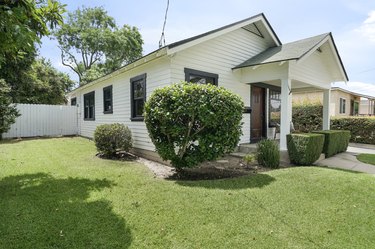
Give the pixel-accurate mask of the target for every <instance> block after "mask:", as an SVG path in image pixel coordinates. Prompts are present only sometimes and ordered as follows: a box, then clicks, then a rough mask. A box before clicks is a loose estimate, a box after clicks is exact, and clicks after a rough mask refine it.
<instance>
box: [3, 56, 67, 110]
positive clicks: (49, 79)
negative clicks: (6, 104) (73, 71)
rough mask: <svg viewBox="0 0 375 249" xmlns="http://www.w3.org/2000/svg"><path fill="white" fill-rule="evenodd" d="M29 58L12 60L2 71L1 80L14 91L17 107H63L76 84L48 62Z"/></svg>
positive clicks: (10, 94) (13, 95)
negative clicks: (29, 105)
mask: <svg viewBox="0 0 375 249" xmlns="http://www.w3.org/2000/svg"><path fill="white" fill-rule="evenodd" d="M34 57H35V55H34V54H31V53H30V54H28V55H26V56H25V57H24V58H23V59H19V60H16V61H12V60H10V61H9V62H7V63H6V64H5V65H4V66H3V67H2V69H1V70H0V78H3V79H5V80H6V82H7V84H8V86H9V87H10V90H11V91H10V92H9V93H8V94H9V96H10V97H11V98H12V101H13V103H32V104H52V105H54V104H62V103H65V102H66V99H65V94H66V92H68V91H69V90H71V88H72V86H73V85H74V82H73V81H72V80H71V79H70V78H69V76H68V75H67V74H65V73H61V72H59V71H58V70H57V69H55V68H54V67H53V66H52V65H51V62H50V61H47V60H45V59H44V58H40V59H38V58H37V59H34Z"/></svg>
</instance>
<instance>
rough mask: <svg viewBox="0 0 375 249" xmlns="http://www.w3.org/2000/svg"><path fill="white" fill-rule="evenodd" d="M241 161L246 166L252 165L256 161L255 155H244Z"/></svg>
mask: <svg viewBox="0 0 375 249" xmlns="http://www.w3.org/2000/svg"><path fill="white" fill-rule="evenodd" d="M242 161H243V162H244V163H246V166H249V165H250V164H251V163H253V162H255V161H256V155H255V154H252V153H249V154H246V155H245V156H244V157H243V158H242Z"/></svg>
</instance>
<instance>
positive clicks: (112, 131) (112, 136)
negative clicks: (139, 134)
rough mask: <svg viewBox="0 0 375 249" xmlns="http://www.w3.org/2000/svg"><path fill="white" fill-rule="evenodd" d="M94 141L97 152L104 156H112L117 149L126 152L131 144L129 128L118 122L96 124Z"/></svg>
mask: <svg viewBox="0 0 375 249" xmlns="http://www.w3.org/2000/svg"><path fill="white" fill-rule="evenodd" d="M94 141H95V145H96V149H97V150H98V152H99V153H102V154H103V155H104V156H105V157H111V156H114V155H115V154H116V152H117V151H119V150H122V151H127V152H128V151H129V150H130V149H131V147H132V145H133V140H132V133H131V131H130V129H129V128H128V127H127V126H125V125H123V124H119V123H115V124H103V125H99V126H97V127H96V129H95V132H94Z"/></svg>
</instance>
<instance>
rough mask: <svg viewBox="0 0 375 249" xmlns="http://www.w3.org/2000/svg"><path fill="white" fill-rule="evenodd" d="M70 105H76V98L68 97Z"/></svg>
mask: <svg viewBox="0 0 375 249" xmlns="http://www.w3.org/2000/svg"><path fill="white" fill-rule="evenodd" d="M70 105H71V106H75V105H77V98H71V99H70Z"/></svg>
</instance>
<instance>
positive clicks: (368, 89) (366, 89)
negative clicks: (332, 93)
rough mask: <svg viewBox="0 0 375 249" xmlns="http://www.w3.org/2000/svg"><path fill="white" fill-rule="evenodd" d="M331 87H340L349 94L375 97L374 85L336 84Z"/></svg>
mask: <svg viewBox="0 0 375 249" xmlns="http://www.w3.org/2000/svg"><path fill="white" fill-rule="evenodd" d="M332 86H333V87H340V88H343V89H346V90H348V91H351V92H355V93H360V94H363V95H369V96H374V97H375V84H370V83H365V82H348V83H347V84H345V83H344V82H337V83H334V84H332Z"/></svg>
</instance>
